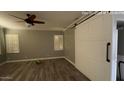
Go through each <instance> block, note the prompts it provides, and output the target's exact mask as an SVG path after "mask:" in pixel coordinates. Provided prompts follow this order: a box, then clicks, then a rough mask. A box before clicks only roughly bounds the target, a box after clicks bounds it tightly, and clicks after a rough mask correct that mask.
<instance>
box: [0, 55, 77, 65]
mask: <svg viewBox="0 0 124 93" xmlns="http://www.w3.org/2000/svg"><path fill="white" fill-rule="evenodd" d="M59 58H64V59H65V60H67V61H68V62H69V63H71V64H72V65H73V66H75V64H74V62H72V61H71V60H70V59H68V58H66V57H65V56H60V57H47V58H34V59H21V60H10V61H5V62H3V63H1V64H0V65H3V64H6V63H15V62H25V61H36V60H48V59H59Z"/></svg>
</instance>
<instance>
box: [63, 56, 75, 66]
mask: <svg viewBox="0 0 124 93" xmlns="http://www.w3.org/2000/svg"><path fill="white" fill-rule="evenodd" d="M64 59H65V60H67V61H68V62H69V63H71V64H72V65H73V66H75V64H74V62H72V61H71V60H70V59H68V58H66V57H64Z"/></svg>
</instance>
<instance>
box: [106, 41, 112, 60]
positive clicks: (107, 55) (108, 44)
mask: <svg viewBox="0 0 124 93" xmlns="http://www.w3.org/2000/svg"><path fill="white" fill-rule="evenodd" d="M110 45H111V43H110V42H108V43H107V49H106V61H107V62H110V59H109V46H110Z"/></svg>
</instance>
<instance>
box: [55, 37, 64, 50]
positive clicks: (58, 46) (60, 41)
mask: <svg viewBox="0 0 124 93" xmlns="http://www.w3.org/2000/svg"><path fill="white" fill-rule="evenodd" d="M54 50H55V51H61V50H63V35H54Z"/></svg>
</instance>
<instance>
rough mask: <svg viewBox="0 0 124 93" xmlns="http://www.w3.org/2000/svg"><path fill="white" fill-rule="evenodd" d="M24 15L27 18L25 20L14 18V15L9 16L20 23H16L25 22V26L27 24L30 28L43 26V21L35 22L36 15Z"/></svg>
mask: <svg viewBox="0 0 124 93" xmlns="http://www.w3.org/2000/svg"><path fill="white" fill-rule="evenodd" d="M26 15H27V18H25V19H23V18H20V17H17V16H14V15H10V16H13V17H15V18H18V19H21V20H22V21H18V22H26V23H27V24H29V25H31V26H34V25H35V24H45V22H44V21H38V20H35V18H36V15H34V14H32V15H31V14H26Z"/></svg>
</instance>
